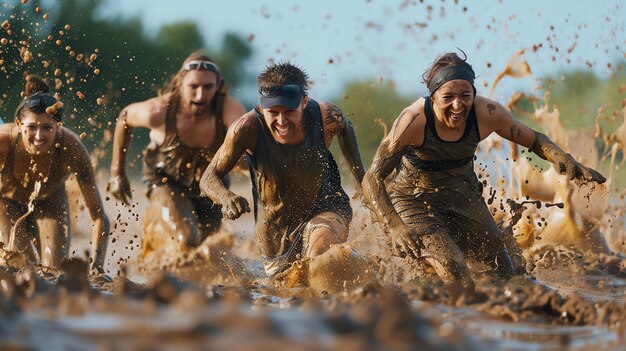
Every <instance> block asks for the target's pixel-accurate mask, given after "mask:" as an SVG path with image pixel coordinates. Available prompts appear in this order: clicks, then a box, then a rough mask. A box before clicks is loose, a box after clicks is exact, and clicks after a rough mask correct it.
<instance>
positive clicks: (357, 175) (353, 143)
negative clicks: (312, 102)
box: [320, 102, 365, 187]
mask: <svg viewBox="0 0 626 351" xmlns="http://www.w3.org/2000/svg"><path fill="white" fill-rule="evenodd" d="M320 107H321V108H322V118H323V120H324V139H325V140H324V141H325V143H326V146H327V147H328V146H330V143H331V142H332V138H333V137H334V136H335V135H337V137H338V139H339V148H340V149H341V152H342V153H343V156H344V157H345V158H346V161H348V164H349V165H350V172H351V173H352V175H353V176H354V179H356V181H357V186H358V187H361V183H362V182H363V177H364V176H365V167H364V166H363V161H362V160H361V153H360V152H359V145H358V144H357V140H356V134H355V133H354V128H353V127H352V123H350V121H349V120H348V118H347V117H346V116H345V115H344V114H343V113H342V112H341V110H340V109H339V107H337V106H336V105H334V104H331V103H327V102H322V103H320Z"/></svg>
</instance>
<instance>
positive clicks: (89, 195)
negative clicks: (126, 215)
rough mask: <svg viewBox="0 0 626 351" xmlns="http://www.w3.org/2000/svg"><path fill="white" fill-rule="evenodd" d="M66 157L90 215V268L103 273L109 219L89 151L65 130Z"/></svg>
mask: <svg viewBox="0 0 626 351" xmlns="http://www.w3.org/2000/svg"><path fill="white" fill-rule="evenodd" d="M64 132H65V135H66V142H67V146H68V147H67V150H68V153H69V154H68V155H67V156H68V157H67V161H68V162H69V165H70V167H71V169H72V171H73V172H74V173H75V174H76V180H77V181H78V185H79V187H80V191H81V193H82V194H83V197H84V198H85V205H86V207H87V210H88V211H89V215H90V216H91V220H92V226H91V254H92V258H93V260H92V261H91V270H92V271H97V272H98V273H104V269H103V267H104V260H105V258H106V250H107V246H108V235H109V219H108V218H107V215H106V213H105V211H104V205H103V203H102V198H101V197H100V192H99V191H98V188H97V187H96V178H95V176H94V171H93V167H92V166H91V160H90V158H89V153H88V152H87V149H85V146H84V145H83V144H82V143H81V142H80V139H79V138H78V137H77V136H76V134H74V133H72V132H70V131H69V130H67V129H66V130H65V131H64Z"/></svg>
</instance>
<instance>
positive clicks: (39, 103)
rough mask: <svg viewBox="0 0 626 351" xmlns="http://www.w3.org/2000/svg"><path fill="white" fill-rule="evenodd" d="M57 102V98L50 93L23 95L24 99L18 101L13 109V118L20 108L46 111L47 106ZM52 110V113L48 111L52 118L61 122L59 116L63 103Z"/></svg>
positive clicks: (61, 114)
mask: <svg viewBox="0 0 626 351" xmlns="http://www.w3.org/2000/svg"><path fill="white" fill-rule="evenodd" d="M57 102H59V100H57V98H55V97H54V96H53V95H52V94H50V93H42V92H37V93H34V94H32V95H29V96H27V97H25V98H24V100H22V102H20V104H19V105H18V106H17V109H16V110H15V118H17V117H18V115H19V114H20V112H21V111H22V109H23V108H25V107H26V108H28V109H29V110H31V111H34V112H37V113H42V112H45V113H48V111H47V109H48V107H50V106H54V105H55V104H56V103H57ZM52 112H53V113H49V114H50V115H51V116H52V118H54V119H55V120H56V121H57V122H61V118H62V116H63V104H61V106H60V107H59V108H56V109H54V110H53V111H52Z"/></svg>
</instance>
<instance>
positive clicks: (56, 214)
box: [0, 75, 109, 274]
mask: <svg viewBox="0 0 626 351" xmlns="http://www.w3.org/2000/svg"><path fill="white" fill-rule="evenodd" d="M49 91H50V88H49V86H48V84H47V83H46V82H45V81H44V80H43V79H42V78H40V77H38V76H35V75H30V76H28V77H27V78H26V94H25V98H24V100H23V101H22V102H21V103H20V104H19V106H18V107H17V110H16V112H15V123H10V124H5V125H2V126H0V167H1V168H2V169H1V171H0V195H1V196H0V208H1V210H0V231H1V233H0V236H1V240H2V243H3V244H4V247H5V249H8V250H9V251H13V250H17V251H19V252H21V253H22V254H24V255H25V256H26V258H28V259H30V260H31V261H33V262H36V261H37V259H38V258H39V259H40V261H41V265H42V266H44V267H53V268H59V266H60V264H61V263H62V261H63V260H64V259H66V258H67V257H68V254H69V248H70V225H69V212H68V210H69V208H68V197H67V193H66V191H65V181H66V180H67V179H68V177H69V176H70V175H71V174H75V175H76V179H77V181H78V184H79V186H80V189H81V192H82V193H83V196H84V198H85V203H86V206H87V209H88V210H89V214H90V215H91V219H92V221H93V224H92V241H91V244H92V256H93V257H92V261H91V269H92V273H96V274H97V273H103V272H104V270H103V265H104V260H105V254H106V248H107V243H108V242H107V235H108V232H109V221H108V218H107V216H106V214H105V212H104V207H103V204H102V199H101V197H100V193H99V192H98V189H97V188H96V181H95V176H94V171H93V168H92V165H91V159H90V157H89V153H88V152H87V149H85V146H84V145H83V144H82V143H81V141H80V138H79V137H78V136H77V135H76V134H74V133H73V132H72V131H70V130H69V129H67V128H65V127H63V126H62V124H61V117H62V115H63V104H62V103H61V102H60V101H59V100H57V99H56V98H55V97H54V96H53V95H51V94H50V93H49Z"/></svg>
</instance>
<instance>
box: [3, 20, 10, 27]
mask: <svg viewBox="0 0 626 351" xmlns="http://www.w3.org/2000/svg"><path fill="white" fill-rule="evenodd" d="M10 27H11V23H9V21H6V20H5V21H4V22H2V29H9V28H10Z"/></svg>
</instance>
